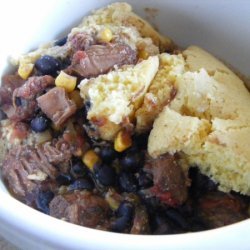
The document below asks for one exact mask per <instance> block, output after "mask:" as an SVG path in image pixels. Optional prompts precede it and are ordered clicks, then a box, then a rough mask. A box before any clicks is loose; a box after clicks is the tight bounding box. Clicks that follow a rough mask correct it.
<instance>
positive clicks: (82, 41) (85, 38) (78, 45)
mask: <svg viewBox="0 0 250 250" xmlns="http://www.w3.org/2000/svg"><path fill="white" fill-rule="evenodd" d="M95 42H96V41H95V39H94V37H93V36H91V35H89V34H87V33H86V32H79V33H75V34H73V35H72V36H70V37H69V38H68V42H67V43H69V47H70V49H71V53H72V55H73V54H74V53H75V52H77V51H78V50H86V49H88V48H89V47H90V46H91V45H93V44H95Z"/></svg>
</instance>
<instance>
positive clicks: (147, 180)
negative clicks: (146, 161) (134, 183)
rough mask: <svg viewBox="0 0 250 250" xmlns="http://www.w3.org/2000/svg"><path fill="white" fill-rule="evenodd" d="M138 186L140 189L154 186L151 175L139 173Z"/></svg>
mask: <svg viewBox="0 0 250 250" xmlns="http://www.w3.org/2000/svg"><path fill="white" fill-rule="evenodd" d="M138 184H139V187H140V188H141V189H146V188H149V187H152V186H153V185H154V182H153V175H152V174H150V173H146V172H144V171H140V172H139V176H138Z"/></svg>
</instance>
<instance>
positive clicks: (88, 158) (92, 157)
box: [82, 150, 100, 171]
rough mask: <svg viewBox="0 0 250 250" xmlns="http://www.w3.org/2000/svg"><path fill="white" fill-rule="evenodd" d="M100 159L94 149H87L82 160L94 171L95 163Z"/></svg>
mask: <svg viewBox="0 0 250 250" xmlns="http://www.w3.org/2000/svg"><path fill="white" fill-rule="evenodd" d="M99 161H100V158H99V156H98V155H97V154H96V152H95V151H94V150H89V151H87V152H86V153H85V154H84V155H83V157H82V162H83V163H84V164H85V165H86V166H87V167H88V168H89V169H90V170H91V171H92V170H93V168H94V166H95V164H96V163H97V162H99Z"/></svg>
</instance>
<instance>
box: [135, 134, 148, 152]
mask: <svg viewBox="0 0 250 250" xmlns="http://www.w3.org/2000/svg"><path fill="white" fill-rule="evenodd" d="M133 141H135V143H136V145H137V147H138V149H147V145H148V134H140V135H136V136H135V138H134V140H133Z"/></svg>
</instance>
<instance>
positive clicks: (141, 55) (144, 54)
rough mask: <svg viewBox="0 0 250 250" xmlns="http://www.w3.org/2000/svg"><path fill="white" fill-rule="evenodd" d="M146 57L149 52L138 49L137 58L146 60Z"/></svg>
mask: <svg viewBox="0 0 250 250" xmlns="http://www.w3.org/2000/svg"><path fill="white" fill-rule="evenodd" d="M148 57H149V54H148V52H147V51H146V50H140V51H139V58H141V59H143V60H146V59H148Z"/></svg>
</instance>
